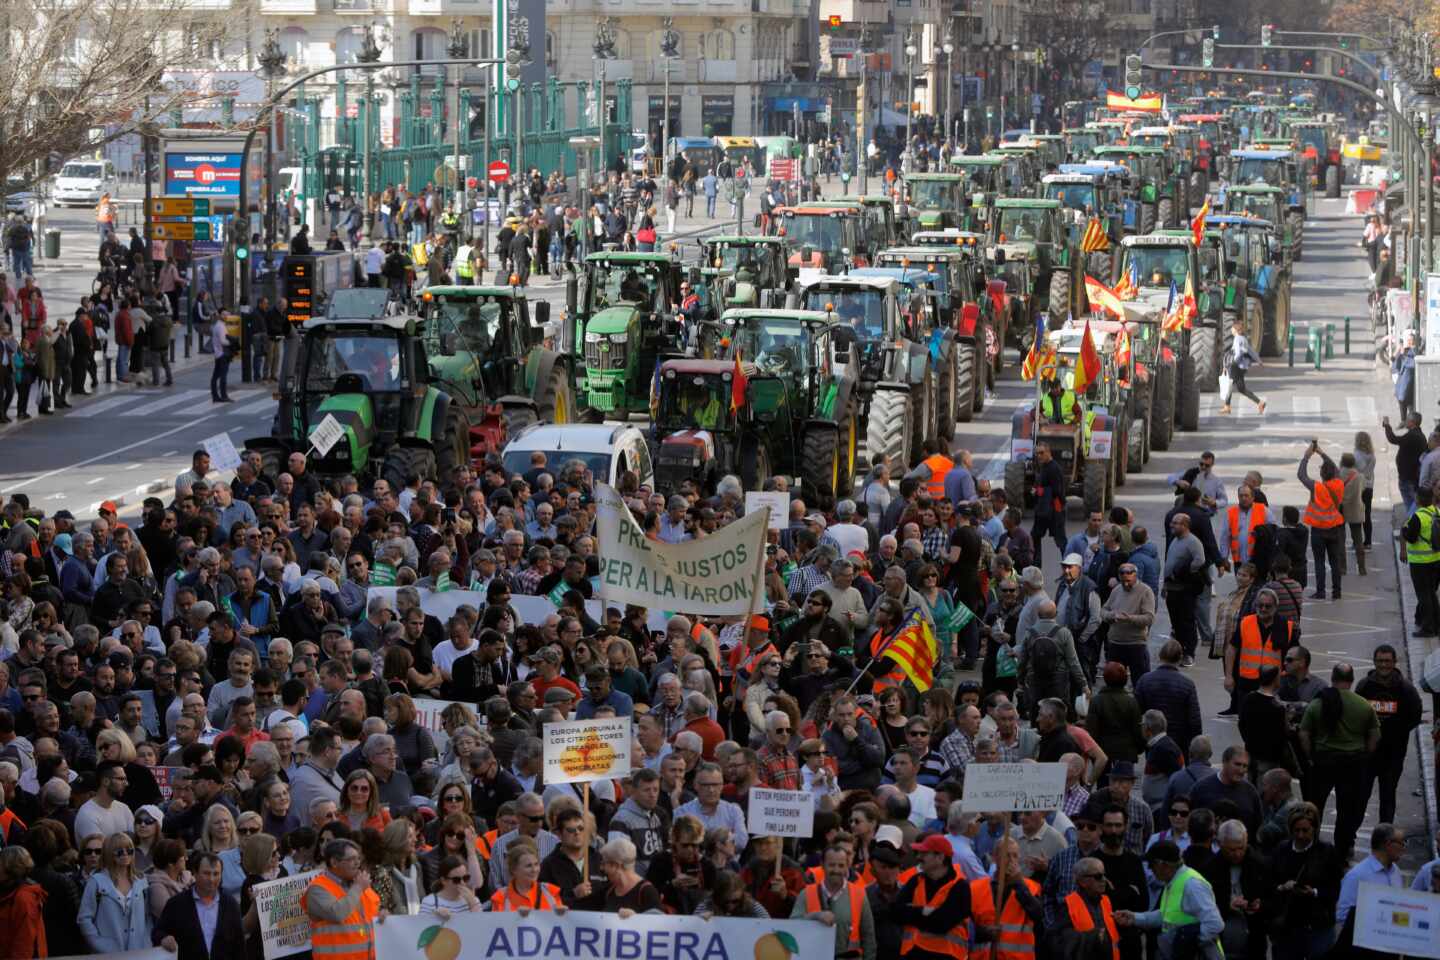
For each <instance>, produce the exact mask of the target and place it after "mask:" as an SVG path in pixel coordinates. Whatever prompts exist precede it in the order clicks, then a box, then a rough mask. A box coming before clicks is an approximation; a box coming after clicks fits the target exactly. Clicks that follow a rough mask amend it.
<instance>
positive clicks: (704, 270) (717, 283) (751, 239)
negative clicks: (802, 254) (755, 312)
mask: <svg viewBox="0 0 1440 960" xmlns="http://www.w3.org/2000/svg"><path fill="white" fill-rule="evenodd" d="M700 253H701V257H700V262H701V264H702V265H703V266H702V267H701V270H700V273H701V276H702V277H703V278H704V279H705V281H706V282H705V285H706V287H707V288H708V290H709V293H710V296H711V299H712V302H713V304H714V306H715V308H716V310H717V312H718V311H721V310H724V309H726V308H729V307H747V306H749V307H754V306H759V305H760V301H761V299H762V298H764V297H770V298H772V299H773V298H780V299H783V298H784V296H785V292H786V291H787V290H788V289H789V288H790V286H791V284H793V283H794V281H795V277H796V274H797V273H798V270H797V269H795V268H791V267H790V266H789V265H788V264H787V263H786V260H787V254H788V253H789V245H788V244H787V242H786V239H785V238H784V237H762V236H733V237H732V236H720V237H707V238H704V239H702V240H701V241H700Z"/></svg>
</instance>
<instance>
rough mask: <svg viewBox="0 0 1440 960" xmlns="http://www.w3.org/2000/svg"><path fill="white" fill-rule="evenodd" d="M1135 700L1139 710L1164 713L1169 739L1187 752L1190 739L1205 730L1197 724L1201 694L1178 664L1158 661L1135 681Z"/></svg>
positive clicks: (1198, 722)
mask: <svg viewBox="0 0 1440 960" xmlns="http://www.w3.org/2000/svg"><path fill="white" fill-rule="evenodd" d="M1135 699H1136V701H1137V702H1138V703H1139V704H1140V709H1141V710H1159V711H1160V712H1161V713H1163V714H1165V722H1166V732H1167V733H1168V734H1170V739H1171V740H1174V741H1175V742H1176V743H1178V744H1179V745H1180V749H1181V750H1182V751H1189V749H1190V741H1191V740H1192V739H1193V738H1195V737H1197V736H1199V735H1200V734H1201V733H1204V732H1205V731H1204V730H1202V729H1201V725H1200V695H1199V693H1198V692H1197V691H1196V689H1195V682H1194V681H1193V680H1191V679H1190V678H1189V677H1187V676H1185V674H1183V673H1181V672H1180V670H1179V668H1178V667H1174V666H1170V665H1168V664H1164V663H1162V664H1160V665H1159V666H1157V667H1156V668H1155V669H1154V670H1151V671H1149V672H1148V673H1146V674H1145V675H1144V676H1143V677H1141V678H1140V679H1139V681H1137V682H1136V684H1135Z"/></svg>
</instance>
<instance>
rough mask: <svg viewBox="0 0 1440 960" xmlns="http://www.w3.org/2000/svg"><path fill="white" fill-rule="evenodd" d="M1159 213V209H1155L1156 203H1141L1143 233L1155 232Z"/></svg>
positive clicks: (1141, 227) (1141, 228)
mask: <svg viewBox="0 0 1440 960" xmlns="http://www.w3.org/2000/svg"><path fill="white" fill-rule="evenodd" d="M1157 215H1158V211H1157V210H1156V209H1155V204H1153V203H1142V204H1140V232H1141V233H1142V234H1143V233H1154V232H1155V221H1156V217H1157Z"/></svg>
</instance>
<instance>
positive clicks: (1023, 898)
mask: <svg viewBox="0 0 1440 960" xmlns="http://www.w3.org/2000/svg"><path fill="white" fill-rule="evenodd" d="M998 846H999V847H1003V848H1004V854H1003V857H1004V861H1005V906H1004V909H1002V910H1001V911H1000V912H999V916H998V917H997V916H996V912H995V901H996V898H998V897H999V896H1000V891H999V886H1000V881H999V880H998V879H991V878H990V877H980V878H978V879H975V880H972V881H970V909H971V910H972V911H973V912H974V915H975V927H976V930H977V933H978V934H979V935H978V936H977V937H976V943H977V944H978V943H979V942H980V941H982V940H984V941H989V942H993V943H994V944H995V956H994V960H1034V958H1035V927H1036V925H1040V926H1044V924H1045V906H1044V904H1042V903H1041V902H1040V884H1038V883H1036V882H1035V881H1034V880H1031V879H1030V878H1028V877H1026V876H1025V875H1024V874H1023V873H1021V870H1020V866H1021V865H1020V844H1019V843H1018V842H1017V841H1016V840H1015V839H1014V838H1013V837H1006V838H1005V839H1004V840H1001V841H1000V843H999V845H998ZM1000 855H1001V854H1000V853H999V851H998V850H997V853H996V856H997V857H998V856H1000ZM972 949H973V947H972Z"/></svg>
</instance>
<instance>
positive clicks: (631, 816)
mask: <svg viewBox="0 0 1440 960" xmlns="http://www.w3.org/2000/svg"><path fill="white" fill-rule="evenodd" d="M667 833H668V827H667V824H666V823H665V817H664V816H662V815H661V813H660V808H659V807H658V806H656V808H655V809H653V810H649V811H646V810H644V809H642V808H641V807H640V804H638V803H636V802H635V798H634V797H627V798H626V799H625V802H624V803H622V804H620V809H619V810H616V811H615V816H613V817H611V818H610V837H609V838H610V839H611V840H615V839H617V838H619V837H624V838H625V839H627V840H629V841H630V842H631V843H633V844H635V854H636V856H635V872H636V873H638V874H640V876H642V877H643V876H645V874H646V873H647V872H648V871H649V869H650V861H651V859H653V858H654V857H657V856H659V855H660V853H661V851H663V850H664V849H665V843H666V834H667Z"/></svg>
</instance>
